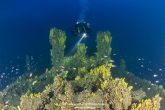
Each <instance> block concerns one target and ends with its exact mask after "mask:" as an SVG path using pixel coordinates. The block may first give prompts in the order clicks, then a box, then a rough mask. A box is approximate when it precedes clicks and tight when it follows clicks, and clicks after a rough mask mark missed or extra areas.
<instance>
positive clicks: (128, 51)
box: [0, 0, 165, 90]
mask: <svg viewBox="0 0 165 110" xmlns="http://www.w3.org/2000/svg"><path fill="white" fill-rule="evenodd" d="M82 11H83V12H82ZM81 13H83V15H84V16H83V17H84V19H85V21H87V22H89V23H90V27H91V33H90V35H89V37H88V38H87V39H85V40H84V41H83V42H84V43H86V44H87V46H88V54H89V55H90V54H93V53H94V52H95V51H96V48H95V45H96V43H95V39H96V37H95V36H96V33H97V32H98V31H99V30H102V31H107V30H109V31H110V32H111V34H112V37H113V42H112V48H113V50H112V53H113V54H112V58H113V60H115V64H116V65H117V66H118V64H119V60H120V59H121V58H123V59H125V61H126V64H127V69H128V70H129V71H131V72H133V73H135V74H136V75H137V76H139V77H140V78H144V79H147V80H151V81H152V82H155V83H158V84H163V85H165V73H164V72H165V43H164V42H165V38H164V37H165V1H163V0H157V1H156V0H117V1H115V0H84V1H83V0H81V1H78V0H47V1H44V0H24V1H22V0H12V1H11V0H10V1H9V0H3V1H2V0H1V1H0V90H2V89H3V88H4V87H5V86H6V85H7V84H9V83H11V82H13V81H15V80H16V79H17V78H18V77H19V76H20V75H22V74H23V73H24V71H25V68H26V66H27V65H26V56H27V55H29V56H32V57H31V60H33V62H34V63H33V64H34V65H36V67H37V71H38V73H43V72H44V71H45V69H46V68H49V67H50V54H49V53H50V51H49V49H50V44H49V30H50V28H52V27H54V26H55V27H57V28H60V29H62V30H64V31H65V32H66V34H67V36H68V38H67V45H66V54H67V53H68V52H69V51H70V50H71V49H72V48H73V46H74V44H75V43H76V40H75V38H74V36H73V35H72V33H71V31H72V29H73V27H74V25H75V23H76V22H77V20H78V19H79V17H80V15H81Z"/></svg>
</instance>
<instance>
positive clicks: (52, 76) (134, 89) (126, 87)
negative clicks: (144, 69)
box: [0, 28, 165, 110]
mask: <svg viewBox="0 0 165 110" xmlns="http://www.w3.org/2000/svg"><path fill="white" fill-rule="evenodd" d="M65 40H66V35H65V33H64V32H63V31H61V30H58V29H56V28H53V29H51V31H50V44H51V45H52V48H51V60H52V67H51V68H50V69H46V72H45V73H44V74H41V75H40V76H35V77H29V75H27V76H23V77H21V78H19V79H18V80H17V81H16V82H15V83H14V84H13V85H10V86H8V88H6V89H5V90H4V91H3V92H0V109H4V106H5V107H7V108H5V109H9V110H15V109H18V110H61V109H64V110H75V109H86V110H87V109H89V108H94V109H101V110H130V109H131V110H159V108H160V100H161V98H160V97H159V96H158V95H156V96H155V97H154V98H152V99H150V98H151V97H153V96H154V95H155V93H157V92H158V93H159V94H160V96H163V97H165V90H164V88H163V87H162V86H160V87H157V86H152V87H151V88H152V90H153V93H150V94H151V95H150V94H149V93H147V92H146V91H147V90H146V89H145V87H144V86H141V87H142V89H139V88H140V87H138V86H137V85H134V84H133V83H131V81H132V80H134V81H137V83H139V85H142V84H147V86H151V84H149V83H148V82H146V81H141V80H137V79H136V77H135V76H133V75H131V74H127V73H126V72H127V71H126V65H125V61H124V60H121V64H120V67H119V68H117V69H115V68H114V69H113V67H114V65H113V64H112V60H111V57H110V55H111V51H112V48H111V41H112V37H111V34H110V33H109V32H99V33H98V34H97V52H96V55H94V56H90V57H89V56H87V55H86V49H87V46H86V45H85V44H80V45H78V47H77V48H76V51H75V53H74V54H73V55H72V56H67V57H65V56H64V49H65ZM132 82H133V81H132ZM148 97H149V98H148ZM144 98H148V99H146V100H144ZM8 100H9V101H8ZM6 101H7V102H6ZM14 101H15V102H16V103H14ZM5 103H7V105H5ZM136 103H138V104H136ZM13 106H14V107H13Z"/></svg>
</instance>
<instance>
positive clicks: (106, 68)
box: [90, 63, 112, 80]
mask: <svg viewBox="0 0 165 110" xmlns="http://www.w3.org/2000/svg"><path fill="white" fill-rule="evenodd" d="M111 65H112V64H111V63H110V64H109V63H107V64H104V65H101V66H99V67H97V68H94V69H92V70H91V71H90V74H96V75H100V76H101V78H102V79H103V80H106V79H110V78H111V72H110V69H111V67H112V66H111Z"/></svg>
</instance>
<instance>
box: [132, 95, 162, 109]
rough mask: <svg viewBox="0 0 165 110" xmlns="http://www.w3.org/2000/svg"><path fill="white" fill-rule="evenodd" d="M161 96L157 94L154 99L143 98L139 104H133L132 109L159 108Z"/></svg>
mask: <svg viewBox="0 0 165 110" xmlns="http://www.w3.org/2000/svg"><path fill="white" fill-rule="evenodd" d="M160 101H161V97H159V95H156V96H155V97H154V98H152V99H146V100H142V101H141V102H140V103H139V104H133V105H132V108H131V110H159V109H160Z"/></svg>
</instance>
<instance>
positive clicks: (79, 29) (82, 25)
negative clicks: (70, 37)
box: [73, 21, 90, 38]
mask: <svg viewBox="0 0 165 110" xmlns="http://www.w3.org/2000/svg"><path fill="white" fill-rule="evenodd" d="M89 32H90V26H89V23H87V22H85V21H77V23H76V24H75V26H74V30H73V34H74V35H75V36H79V37H84V38H86V37H87V36H88V34H89Z"/></svg>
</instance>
